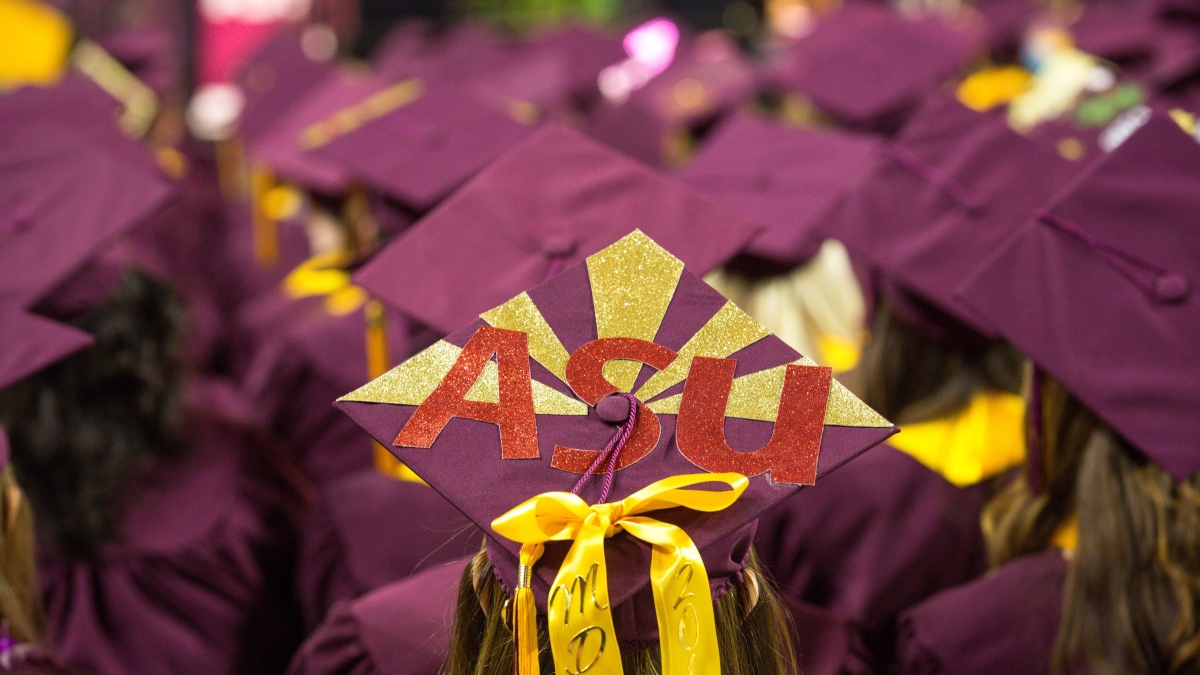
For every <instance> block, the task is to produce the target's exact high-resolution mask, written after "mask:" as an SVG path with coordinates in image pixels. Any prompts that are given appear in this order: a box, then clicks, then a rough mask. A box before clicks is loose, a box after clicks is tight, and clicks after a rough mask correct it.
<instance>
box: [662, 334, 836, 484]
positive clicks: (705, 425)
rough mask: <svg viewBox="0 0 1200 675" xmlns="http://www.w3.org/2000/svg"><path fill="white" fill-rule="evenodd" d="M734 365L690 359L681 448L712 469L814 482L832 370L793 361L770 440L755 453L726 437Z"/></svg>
mask: <svg viewBox="0 0 1200 675" xmlns="http://www.w3.org/2000/svg"><path fill="white" fill-rule="evenodd" d="M736 368H737V361H736V360H734V359H714V358H708V357H704V356H697V357H695V358H694V359H692V366H691V370H690V371H689V372H688V377H687V381H686V382H685V384H684V386H683V400H682V401H681V402H680V404H679V421H678V426H677V428H676V430H675V440H676V442H677V443H678V445H679V451H680V452H681V453H683V456H684V457H686V458H687V459H688V460H689V461H691V462H692V463H693V464H695V465H696V466H698V467H700V468H701V469H704V470H705V471H710V472H712V473H720V472H725V471H735V472H737V473H740V474H742V475H744V476H757V475H759V474H761V473H765V472H768V471H769V472H770V473H771V475H770V480H771V482H772V483H789V484H793V485H812V484H814V483H815V482H816V478H817V455H818V453H819V452H820V450H821V435H822V433H823V431H824V422H825V406H826V404H827V403H828V399H829V385H830V379H831V378H832V376H833V370H832V369H830V368H826V367H817V366H798V365H794V364H789V365H788V367H787V373H786V375H785V376H784V380H783V393H782V394H781V396H780V399H779V414H778V416H777V417H776V419H775V429H774V430H773V431H772V432H771V440H770V441H768V442H767V444H766V445H765V446H763V447H762V448H760V449H759V450H757V451H755V452H739V451H737V450H734V449H733V448H731V447H729V444H728V443H727V442H726V440H725V407H726V406H727V405H728V403H729V389H730V387H732V386H733V375H734V370H735V369H736Z"/></svg>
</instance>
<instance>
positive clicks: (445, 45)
mask: <svg viewBox="0 0 1200 675" xmlns="http://www.w3.org/2000/svg"><path fill="white" fill-rule="evenodd" d="M518 49H520V46H519V45H518V44H517V43H515V42H512V41H509V40H505V39H503V38H502V37H501V36H500V34H499V33H497V32H496V31H495V30H493V29H491V28H489V27H487V26H484V25H482V24H479V23H473V22H459V23H457V24H455V25H454V26H452V27H450V28H449V29H447V30H445V31H444V32H439V31H435V30H432V29H431V28H430V27H429V26H428V25H426V24H423V23H413V24H402V25H401V26H399V27H398V28H397V29H395V30H394V31H393V33H392V34H391V35H390V36H389V38H388V39H385V40H384V42H383V44H381V45H380V46H379V48H378V49H376V50H375V54H374V56H373V57H372V59H371V65H372V67H373V68H374V70H375V71H376V72H377V73H379V74H380V75H383V76H385V77H390V78H405V77H419V78H423V79H431V80H439V81H443V82H452V83H457V84H462V83H464V82H467V81H469V80H473V79H475V78H477V77H479V76H480V69H481V68H483V69H484V70H491V69H492V68H493V67H494V66H495V64H496V63H497V62H498V61H501V62H502V61H504V60H506V59H507V58H508V57H509V56H510V54H511V53H512V52H513V51H514V50H518Z"/></svg>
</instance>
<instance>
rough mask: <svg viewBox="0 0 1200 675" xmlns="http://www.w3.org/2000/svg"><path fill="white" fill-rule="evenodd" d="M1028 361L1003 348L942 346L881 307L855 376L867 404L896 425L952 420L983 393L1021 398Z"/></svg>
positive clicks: (998, 344)
mask: <svg viewBox="0 0 1200 675" xmlns="http://www.w3.org/2000/svg"><path fill="white" fill-rule="evenodd" d="M1023 364H1024V357H1023V356H1022V355H1021V354H1020V353H1019V352H1017V351H1016V350H1015V349H1013V348H1012V347H1011V346H1009V345H1008V344H1007V343H1004V342H983V341H982V340H981V344H980V345H979V346H972V347H956V346H951V345H946V344H942V343H940V342H938V341H936V340H934V339H932V338H931V337H929V336H927V335H925V334H924V333H922V332H921V331H920V330H918V329H917V328H914V327H912V326H910V325H908V324H907V323H904V322H903V321H901V320H900V319H899V318H898V317H897V316H896V314H895V313H894V312H893V311H892V310H891V308H890V307H888V306H887V304H886V303H883V302H880V303H879V305H878V307H877V309H876V311H875V318H874V320H873V321H872V324H871V336H870V339H869V340H868V341H867V344H866V346H864V347H863V352H862V358H861V360H860V362H859V366H858V369H857V372H856V375H855V376H856V378H857V382H856V387H855V388H856V389H857V390H858V391H857V392H856V393H858V395H859V397H860V398H861V399H862V400H863V402H864V403H866V404H867V405H869V406H871V407H872V408H874V409H875V410H876V411H877V412H879V414H880V415H883V416H884V417H886V418H887V419H889V420H891V421H892V422H895V423H897V424H912V423H915V422H925V421H928V420H933V419H938V418H941V417H947V416H949V415H953V414H955V413H957V412H960V411H962V410H963V409H965V408H966V407H967V405H968V404H969V403H970V402H971V397H973V396H974V395H975V394H978V393H980V392H984V391H1007V392H1010V393H1013V394H1016V393H1018V392H1019V391H1020V387H1021V369H1022V367H1023Z"/></svg>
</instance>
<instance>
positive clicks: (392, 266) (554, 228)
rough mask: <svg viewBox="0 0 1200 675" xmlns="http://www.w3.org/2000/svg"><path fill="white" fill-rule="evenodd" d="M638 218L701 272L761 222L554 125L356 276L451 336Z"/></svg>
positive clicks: (472, 182) (477, 179) (452, 198)
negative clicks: (458, 329)
mask: <svg viewBox="0 0 1200 675" xmlns="http://www.w3.org/2000/svg"><path fill="white" fill-rule="evenodd" d="M635 227H637V228H640V229H642V230H643V231H644V232H646V233H647V234H648V235H649V236H652V237H654V238H655V240H656V241H659V242H660V243H662V244H663V245H664V246H668V247H670V249H671V250H673V251H676V252H677V253H678V255H679V257H680V258H681V259H682V260H683V261H684V262H685V263H687V264H688V266H689V267H690V268H691V269H693V270H696V271H697V272H698V273H701V274H704V273H707V272H710V271H712V270H713V269H715V268H716V267H718V266H720V265H721V264H723V263H724V262H726V261H727V260H729V259H730V258H732V257H733V256H734V255H736V254H737V253H738V252H739V251H740V250H741V249H742V248H743V247H744V246H745V245H746V243H747V242H748V241H749V240H750V239H751V238H752V237H753V236H754V235H755V234H757V233H758V231H759V230H760V229H761V225H759V224H757V223H755V222H754V221H752V220H750V219H748V218H746V217H744V216H741V215H739V214H737V213H736V212H733V211H730V210H728V209H726V208H724V207H722V206H720V205H718V204H716V203H714V202H712V201H710V200H709V199H707V198H705V197H702V196H700V195H698V194H696V193H695V192H694V191H692V190H691V189H690V188H688V187H686V186H684V185H681V184H679V183H678V182H677V181H675V180H673V179H671V178H669V177H667V176H664V175H662V174H660V173H658V172H657V171H654V170H653V169H650V168H648V167H646V166H644V165H642V164H640V163H638V162H636V161H633V160H631V159H629V158H627V157H624V156H622V155H620V154H619V153H616V152H614V151H612V150H610V149H608V148H605V147H604V146H602V145H599V144H598V143H595V142H594V141H591V140H588V139H586V138H584V137H582V136H580V135H579V134H577V133H575V132H572V131H570V130H568V129H566V128H565V127H563V126H560V125H558V124H554V123H550V124H547V125H544V126H543V127H541V128H540V129H538V130H537V132H536V133H534V134H533V135H532V136H530V137H529V138H527V139H525V140H524V141H523V142H521V143H520V144H518V145H517V146H515V147H513V148H512V149H511V150H509V151H508V152H507V153H505V154H504V155H502V156H500V157H499V158H497V159H496V160H495V161H494V162H493V163H492V164H491V165H489V166H488V167H487V168H486V169H484V170H483V171H481V172H480V173H479V174H477V175H476V176H475V177H474V178H473V179H471V180H470V181H469V182H468V183H467V184H466V185H464V186H463V187H462V188H460V189H459V190H458V191H457V192H455V193H454V194H453V195H452V196H450V198H448V199H447V200H446V201H445V202H443V203H442V204H441V205H439V206H438V207H437V208H436V209H434V210H433V211H432V212H430V213H429V215H427V216H425V217H424V218H423V219H421V220H420V221H418V222H417V224H416V225H414V226H413V227H412V228H410V229H409V230H407V231H406V232H405V233H404V234H403V235H402V236H401V237H400V238H398V239H396V240H395V241H393V242H392V243H391V244H389V245H388V246H387V247H386V248H385V249H384V250H382V251H380V252H379V253H378V254H376V255H375V257H374V258H373V259H372V260H371V261H370V262H369V263H367V264H366V265H364V266H363V267H362V269H360V270H359V272H358V273H357V274H356V275H355V277H354V281H355V283H357V284H359V285H360V286H362V287H364V288H366V289H367V290H368V291H370V292H371V293H372V294H374V295H375V296H376V297H378V298H379V299H380V300H382V301H383V302H385V303H387V304H388V305H390V306H391V307H392V308H394V309H396V310H398V311H400V312H403V313H404V314H406V315H407V316H409V317H412V318H414V319H416V320H418V321H420V322H421V323H423V324H425V325H427V326H430V327H432V328H434V329H437V330H438V331H439V332H441V333H442V334H445V333H449V332H450V331H452V330H456V329H457V328H459V327H460V326H462V325H463V324H465V323H467V322H469V321H471V320H472V319H474V318H475V317H476V316H478V315H479V313H480V312H483V311H486V310H487V309H489V308H491V307H495V306H496V305H498V304H500V303H502V302H504V301H505V300H507V299H509V298H511V297H512V296H514V295H516V294H517V293H519V292H521V291H522V290H523V289H526V288H529V287H532V286H534V285H536V284H537V283H539V282H541V281H542V280H544V279H546V278H548V277H549V276H552V275H553V274H554V273H556V272H558V271H561V270H562V269H564V268H566V267H568V266H570V265H573V264H575V263H578V262H580V261H581V260H583V259H584V258H585V257H586V256H589V255H591V254H593V253H595V252H597V251H599V250H600V249H602V248H604V247H605V246H608V245H610V244H612V243H613V242H615V241H616V240H617V239H619V238H620V237H621V236H623V235H625V234H628V232H629V230H631V229H633V228H635ZM398 279H403V280H404V283H397V280H398Z"/></svg>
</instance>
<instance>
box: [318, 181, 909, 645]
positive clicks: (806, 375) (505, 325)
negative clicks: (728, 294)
mask: <svg viewBox="0 0 1200 675" xmlns="http://www.w3.org/2000/svg"><path fill="white" fill-rule="evenodd" d="M542 171H543V172H544V176H545V177H546V178H548V179H549V178H552V177H553V176H554V175H555V174H557V173H560V172H561V169H560V167H559V166H555V165H547V166H544V167H543V168H542ZM617 175H619V174H617ZM522 185H523V186H524V187H523V189H524V190H526V191H530V192H532V193H534V194H533V195H531V197H536V195H537V194H538V193H540V190H539V188H538V186H537V182H536V181H526V182H524V183H522ZM581 187H582V189H583V190H585V191H587V190H588V189H589V188H591V187H593V186H589V185H586V184H585V185H583V186H581ZM605 194H606V192H605V191H603V190H592V191H591V193H590V195H589V196H590V197H592V198H594V199H595V200H602V199H603V197H604V196H605ZM529 203H537V200H536V198H534V199H531V201H530V202H529ZM576 203H577V204H578V205H579V206H580V207H581V209H582V210H583V211H584V212H586V211H587V208H588V206H589V204H590V200H583V199H580V200H577V202H576ZM492 207H494V208H496V210H495V211H490V210H489V208H492ZM477 208H478V209H479V210H478V211H476V213H477V215H478V216H479V217H480V218H482V219H483V221H482V222H485V223H487V225H488V226H489V227H481V228H480V230H479V231H478V233H477V234H475V235H474V237H472V238H479V239H481V240H482V241H481V242H480V245H481V247H482V248H485V249H486V248H489V247H491V248H495V249H496V250H501V251H502V250H504V249H505V248H507V247H508V246H509V245H510V242H511V239H508V238H509V237H510V234H509V233H508V232H506V231H505V220H506V218H508V217H510V216H511V215H513V214H512V212H511V211H510V212H509V213H505V212H504V210H505V209H503V206H502V204H500V203H496V202H493V203H491V204H486V203H477ZM489 213H490V214H491V215H492V216H493V217H492V218H491V221H490V222H488V219H487V216H488V214H489ZM605 220H606V221H607V222H610V223H611V222H612V221H611V220H610V219H605ZM626 220H641V218H640V217H639V218H627V219H626ZM600 222H605V221H600ZM608 227H615V226H613V225H609V226H608ZM627 227H628V226H627ZM706 236H709V235H708V234H706V233H704V232H703V231H698V232H696V233H695V235H694V237H695V238H703V237H706ZM689 243H690V242H689ZM689 247H690V246H689V245H684V248H689ZM585 250H588V251H591V254H590V255H588V256H587V257H586V258H585V259H583V261H582V262H580V263H578V264H576V265H574V266H572V267H570V268H568V269H566V270H565V271H563V272H562V273H560V274H558V275H556V276H554V277H552V278H550V279H549V280H548V281H545V282H543V283H540V284H529V286H531V287H530V288H529V290H528V291H527V292H519V293H517V294H516V295H515V297H511V296H510V297H511V299H507V300H506V301H504V302H502V303H500V304H499V306H496V307H494V308H492V309H490V310H488V311H485V312H483V313H482V314H481V315H479V316H477V317H473V318H469V319H468V320H467V321H466V322H465V324H466V325H465V326H464V327H462V328H461V329H459V330H456V331H455V332H452V333H450V334H449V335H448V336H447V337H446V338H445V339H443V340H440V341H438V342H437V343H435V344H434V345H433V346H431V347H429V348H428V349H426V350H424V351H422V352H420V353H419V354H417V355H416V356H414V357H412V358H411V359H409V360H408V361H406V362H405V363H402V364H401V365H399V366H397V367H396V368H394V369H393V370H391V371H389V372H388V373H387V374H385V375H383V376H381V377H379V378H377V379H375V380H373V381H372V382H370V383H368V384H367V385H365V386H363V387H362V388H360V389H358V390H356V391H354V392H351V393H349V394H347V395H346V396H344V397H342V398H341V399H339V402H338V403H337V405H338V407H339V408H341V409H342V410H343V411H344V412H346V413H347V414H348V415H350V416H351V417H352V418H353V419H354V420H355V421H356V422H357V423H358V424H359V425H361V426H362V427H363V428H364V429H366V430H367V431H368V432H369V433H370V434H371V435H372V436H373V437H374V438H375V439H376V440H378V441H379V442H380V443H382V444H383V445H384V446H385V447H387V448H388V449H390V450H391V452H392V453H393V454H395V455H396V457H397V458H399V459H400V461H402V462H404V463H405V464H406V465H407V466H409V467H410V468H411V469H412V470H413V471H415V472H416V473H417V474H418V475H420V476H421V477H422V478H423V479H424V480H425V481H426V482H428V483H429V484H430V485H431V486H432V487H433V488H434V489H435V490H437V491H438V492H439V493H441V494H442V495H443V496H444V497H446V498H447V499H448V500H449V501H450V502H451V503H453V504H454V505H455V506H457V507H458V508H459V509H460V510H461V511H462V512H463V513H464V514H465V515H466V516H467V517H469V518H470V519H471V520H472V521H474V522H475V523H476V524H477V525H478V526H479V527H480V528H481V529H483V530H484V531H485V533H486V534H487V535H488V555H489V557H490V558H491V560H492V562H493V564H494V565H495V568H496V571H497V574H498V577H499V579H500V580H501V582H502V583H503V584H504V585H505V586H506V587H507V588H508V589H509V590H510V591H511V590H514V589H517V588H518V586H519V579H518V558H519V550H520V548H521V545H520V543H518V542H517V541H514V540H512V539H509V538H508V535H503V534H502V533H501V532H499V531H498V530H497V529H496V527H494V523H493V521H494V520H496V519H497V518H499V517H500V516H502V515H503V514H505V513H507V512H509V511H510V510H511V509H513V508H514V507H516V506H517V505H518V504H521V503H522V502H524V501H525V500H527V499H530V498H532V497H535V496H538V495H543V494H544V493H548V492H553V491H558V492H563V493H565V492H571V491H574V492H575V494H577V496H578V498H580V499H582V500H585V501H586V502H587V503H588V504H595V503H608V502H615V501H617V500H620V499H624V498H626V497H628V496H630V495H631V494H633V493H635V492H637V491H639V490H641V489H643V488H646V487H647V486H650V485H652V484H655V483H656V482H657V481H660V480H662V479H665V478H668V477H673V476H682V475H693V476H694V475H696V474H700V478H699V482H701V483H707V482H708V481H707V480H706V479H705V478H704V477H705V476H707V475H709V474H714V475H713V476H712V479H713V480H714V481H722V482H725V481H729V477H728V476H727V475H723V474H725V473H726V472H735V473H738V474H741V475H743V476H745V477H746V478H748V483H747V485H746V486H745V488H744V489H745V491H744V493H742V494H741V495H740V497H738V498H737V499H736V500H735V501H734V502H733V503H732V505H729V506H728V507H727V508H724V509H718V510H713V511H712V512H707V511H704V510H692V509H688V508H675V509H670V510H655V511H652V512H650V513H648V514H647V515H648V516H649V517H651V518H654V519H656V520H659V521H661V522H669V523H671V524H673V525H675V526H678V527H679V528H682V529H683V530H684V531H685V532H686V534H687V536H688V537H690V539H691V540H692V541H693V542H694V543H695V546H696V548H697V549H698V551H699V556H700V557H701V558H702V560H703V566H704V569H706V570H707V578H708V580H709V582H710V590H711V592H712V593H713V596H714V598H716V597H719V596H720V594H721V593H723V592H724V590H725V589H727V588H728V587H729V586H730V585H731V584H732V583H735V582H736V581H737V579H738V578H739V577H740V574H741V570H742V567H743V565H744V564H745V559H746V555H747V553H748V550H749V546H750V542H751V538H752V536H753V531H754V524H755V522H756V519H757V517H758V516H759V514H761V513H762V512H763V511H765V510H766V509H768V508H770V507H771V506H772V505H774V504H777V503H779V502H780V501H781V500H783V499H786V498H788V497H790V496H791V495H793V494H795V493H796V491H797V490H798V489H800V486H802V485H811V484H813V483H814V482H815V481H819V480H820V479H821V477H822V476H824V475H826V474H828V473H829V472H830V471H833V470H834V469H835V468H837V467H838V466H840V465H841V464H843V463H845V462H846V461H849V460H850V459H852V458H853V457H855V456H857V455H858V454H859V453H861V452H863V451H865V450H866V449H868V448H870V447H872V446H874V445H875V444H877V443H879V442H881V441H883V440H884V439H885V438H887V437H888V436H890V435H891V434H892V433H894V429H893V427H892V426H891V424H890V423H889V422H887V421H886V420H884V419H883V418H881V417H880V416H879V415H878V414H877V413H875V412H874V411H872V410H871V409H870V408H868V407H867V406H866V405H865V404H863V403H862V402H861V401H859V400H858V399H856V398H855V397H854V396H853V395H851V394H850V393H849V391H847V390H846V389H845V388H844V387H842V386H841V385H840V384H838V383H837V382H836V381H834V380H832V379H831V377H830V370H829V369H828V368H822V367H819V366H816V365H815V363H813V362H812V361H811V360H808V359H805V358H804V357H802V356H801V355H799V354H797V353H796V352H795V351H793V350H792V349H791V348H789V347H788V346H787V345H785V344H784V343H783V342H782V341H780V340H779V339H778V338H776V337H774V336H773V335H771V334H770V333H769V331H767V330H766V329H765V328H763V327H762V326H761V325H759V324H758V323H757V322H755V321H754V320H753V319H751V318H750V317H749V316H747V315H746V314H745V313H744V312H742V311H741V310H740V309H738V308H737V307H736V306H735V305H733V303H732V302H730V301H729V300H727V299H726V298H724V297H723V296H721V295H720V294H719V293H717V292H716V291H715V290H713V289H712V288H710V287H709V286H707V285H706V284H705V283H704V282H702V281H701V280H700V279H699V278H698V277H697V276H695V275H694V274H693V273H692V272H691V271H689V270H688V269H685V263H684V261H683V260H681V259H679V258H677V257H675V256H674V255H672V254H671V253H670V252H668V251H667V250H666V249H664V248H663V247H661V246H659V244H658V243H656V242H655V241H653V240H652V239H651V238H650V237H648V236H647V235H646V234H644V233H643V232H641V231H640V230H632V231H631V232H629V233H627V234H626V235H625V236H623V237H621V238H620V239H618V240H617V241H616V242H615V243H612V244H610V245H608V246H606V247H604V248H600V249H599V250H596V249H595V248H593V247H591V246H587V247H586V249H585ZM501 259H502V260H504V261H506V262H509V263H511V262H512V259H511V257H509V256H501ZM452 260H453V258H448V257H447V258H443V257H436V258H434V259H433V261H432V262H431V263H430V264H432V265H437V264H439V263H442V262H452ZM382 269H384V270H387V271H388V272H390V277H389V279H388V280H387V281H386V282H384V281H383V280H382V277H381V276H377V277H375V281H376V285H375V288H376V289H377V290H379V289H380V285H381V284H385V283H386V284H387V285H393V286H397V287H399V286H407V285H409V283H410V281H411V280H412V277H411V275H410V274H409V273H408V272H407V271H403V270H396V269H394V268H388V267H387V266H384V268H382ZM455 269H461V268H459V267H457V266H455ZM378 274H380V275H382V274H383V271H382V270H381V271H380V272H378ZM486 274H487V275H488V276H480V275H475V276H473V277H472V281H471V282H470V283H471V284H473V285H487V284H489V281H488V278H489V277H491V278H494V279H495V280H496V283H497V285H498V286H499V287H500V288H504V289H508V290H510V291H511V289H512V288H513V286H514V283H513V280H514V279H522V278H528V276H527V275H526V274H525V272H524V271H523V270H519V269H518V270H516V273H515V275H513V276H511V277H506V276H505V275H504V274H503V273H500V272H494V271H493V270H491V269H488V270H486ZM517 283H518V284H519V283H520V282H517ZM518 287H519V286H518ZM493 357H494V358H493ZM606 449H607V453H606V454H602V452H601V451H602V450H606ZM717 474H722V475H717ZM847 498H850V499H852V498H853V496H852V495H847ZM500 529H501V530H504V531H505V532H509V534H511V531H509V530H507V529H505V528H504V527H500ZM569 544H570V542H567V541H555V542H550V543H548V544H547V545H546V553H545V555H544V556H543V557H542V558H541V561H540V562H538V563H537V564H536V565H534V566H533V578H532V592H533V594H534V596H535V597H536V599H537V606H538V607H539V611H541V612H545V611H546V603H547V596H548V594H549V592H550V589H551V586H552V584H553V583H554V579H555V574H556V570H557V569H558V567H559V566H560V565H561V564H563V561H564V556H565V555H566V554H567V550H568V548H569ZM650 554H651V549H650V547H649V546H648V545H647V544H646V543H644V542H643V541H641V540H639V539H637V538H635V537H633V536H631V535H630V534H629V533H628V532H622V533H618V534H616V535H615V536H613V537H611V538H610V539H608V540H607V543H606V544H605V546H604V558H605V560H606V561H607V570H608V571H607V588H608V591H607V594H608V598H609V599H610V603H609V604H611V606H612V608H613V614H612V616H613V622H614V625H615V627H616V628H615V630H616V636H615V638H616V639H619V640H653V639H655V638H656V636H657V635H658V624H657V623H656V620H655V603H654V601H653V599H652V593H651V592H650V584H649V582H650V579H649V576H648V569H649V565H650ZM697 574H699V573H697ZM589 583H593V584H594V583H595V580H594V579H593V580H592V581H590V582H589ZM601 604H603V602H601Z"/></svg>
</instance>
